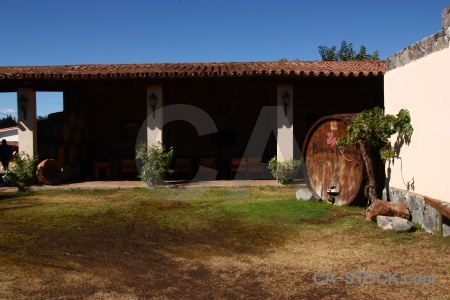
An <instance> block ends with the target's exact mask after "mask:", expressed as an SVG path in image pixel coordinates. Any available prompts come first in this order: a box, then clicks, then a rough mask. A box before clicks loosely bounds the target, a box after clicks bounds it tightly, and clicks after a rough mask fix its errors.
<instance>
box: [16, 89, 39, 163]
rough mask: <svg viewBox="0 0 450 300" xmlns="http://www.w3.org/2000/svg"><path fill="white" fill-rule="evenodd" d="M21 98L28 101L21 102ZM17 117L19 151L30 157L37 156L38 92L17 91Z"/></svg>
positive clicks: (30, 90)
mask: <svg viewBox="0 0 450 300" xmlns="http://www.w3.org/2000/svg"><path fill="white" fill-rule="evenodd" d="M21 98H24V99H26V101H19V99H21ZM22 105H23V106H22ZM17 115H18V125H19V150H20V151H24V152H25V153H27V154H28V155H30V156H33V155H37V129H36V128H37V122H36V91H34V90H33V89H31V88H18V89H17Z"/></svg>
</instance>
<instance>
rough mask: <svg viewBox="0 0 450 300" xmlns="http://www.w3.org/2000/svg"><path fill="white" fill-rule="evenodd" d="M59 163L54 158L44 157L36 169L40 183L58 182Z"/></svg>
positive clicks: (59, 180) (59, 177)
mask: <svg viewBox="0 0 450 300" xmlns="http://www.w3.org/2000/svg"><path fill="white" fill-rule="evenodd" d="M61 174H62V173H61V164H60V163H59V162H58V161H57V160H54V159H45V160H43V161H42V162H41V163H39V165H38V166H37V169H36V176H37V178H38V180H39V182H41V183H42V184H49V185H53V184H58V183H60V182H61Z"/></svg>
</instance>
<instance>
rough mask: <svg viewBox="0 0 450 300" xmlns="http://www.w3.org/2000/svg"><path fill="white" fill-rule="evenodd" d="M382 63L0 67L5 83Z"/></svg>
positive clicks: (365, 68)
mask: <svg viewBox="0 0 450 300" xmlns="http://www.w3.org/2000/svg"><path fill="white" fill-rule="evenodd" d="M385 71H386V62H385V61H346V62H336V61H299V62H224V63H160V64H109V65H107V64H99V65H68V66H17V67H0V80H2V79H3V80H4V79H8V78H9V79H31V78H36V79H38V78H42V79H62V80H64V79H88V78H90V79H96V78H125V77H131V78H136V77H141V78H145V77H220V76H224V77H227V76H228V77H230V76H281V75H293V76H380V75H381V76H382V75H384V73H385Z"/></svg>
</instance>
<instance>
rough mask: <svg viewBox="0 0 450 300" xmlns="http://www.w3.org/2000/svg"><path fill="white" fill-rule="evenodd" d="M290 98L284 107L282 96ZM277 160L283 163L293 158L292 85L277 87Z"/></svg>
mask: <svg viewBox="0 0 450 300" xmlns="http://www.w3.org/2000/svg"><path fill="white" fill-rule="evenodd" d="M285 93H288V94H289V96H290V101H289V105H288V106H287V107H286V112H285V106H284V102H283V95H284V94H285ZM277 106H278V110H277V128H278V132H277V158H278V161H280V162H283V161H286V160H289V159H293V158H294V126H293V111H294V88H293V86H292V84H279V85H278V86H277Z"/></svg>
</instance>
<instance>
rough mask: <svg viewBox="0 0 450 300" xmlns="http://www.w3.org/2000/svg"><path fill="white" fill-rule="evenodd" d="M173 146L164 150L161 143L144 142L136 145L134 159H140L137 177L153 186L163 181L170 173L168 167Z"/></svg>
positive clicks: (171, 171) (171, 170) (170, 170)
mask: <svg viewBox="0 0 450 300" xmlns="http://www.w3.org/2000/svg"><path fill="white" fill-rule="evenodd" d="M172 157H173V148H170V149H169V150H166V149H165V148H164V146H163V145H153V146H148V147H147V145H146V144H144V143H142V144H140V145H139V146H137V147H136V160H140V161H141V165H142V167H141V170H140V172H139V175H138V177H139V178H140V179H141V180H142V181H143V182H145V183H146V184H147V185H148V186H155V185H158V184H162V183H163V182H164V180H163V178H164V177H165V176H166V175H169V174H172V173H173V169H171V168H170V165H171V163H172Z"/></svg>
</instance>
